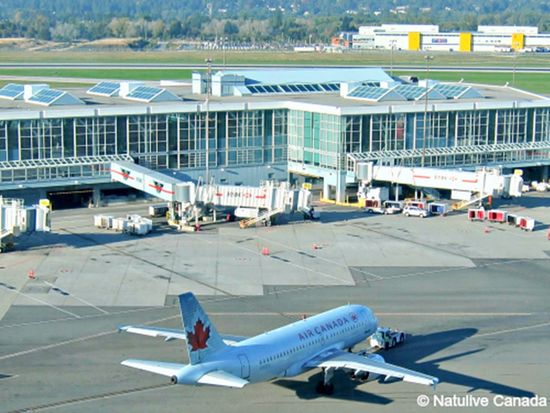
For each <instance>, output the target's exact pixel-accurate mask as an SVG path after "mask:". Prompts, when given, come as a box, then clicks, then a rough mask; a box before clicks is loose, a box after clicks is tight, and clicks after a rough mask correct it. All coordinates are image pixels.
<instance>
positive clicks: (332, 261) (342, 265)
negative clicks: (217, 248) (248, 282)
mask: <svg viewBox="0 0 550 413" xmlns="http://www.w3.org/2000/svg"><path fill="white" fill-rule="evenodd" d="M252 236H253V237H254V238H257V239H261V240H264V241H266V242H270V243H272V244H276V245H280V246H282V247H285V248H290V249H291V250H293V251H296V252H298V253H300V254H301V255H302V256H304V255H303V254H308V255H309V253H307V252H306V251H304V250H302V249H299V248H294V247H291V246H290V245H287V244H283V243H282V242H278V241H274V240H270V239H269V238H264V237H261V236H259V235H252ZM305 256H306V257H307V255H305ZM313 257H315V258H317V259H320V260H322V261H325V262H328V263H331V264H334V265H337V266H339V267H343V268H346V269H349V266H348V265H346V264H342V263H340V262H338V261H334V260H330V259H328V258H324V257H321V256H319V255H314V256H313ZM354 271H357V272H360V273H362V274H365V275H369V276H371V277H374V278H375V279H382V277H380V276H379V275H377V274H374V273H372V272H368V271H364V270H359V269H357V268H354ZM369 281H372V280H369Z"/></svg>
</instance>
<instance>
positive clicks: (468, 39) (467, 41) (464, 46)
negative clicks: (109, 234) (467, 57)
mask: <svg viewBox="0 0 550 413" xmlns="http://www.w3.org/2000/svg"><path fill="white" fill-rule="evenodd" d="M459 39H460V41H459V44H458V50H459V51H461V52H471V51H472V44H473V42H472V40H473V37H472V33H468V32H464V33H460V38H459Z"/></svg>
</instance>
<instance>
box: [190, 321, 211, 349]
mask: <svg viewBox="0 0 550 413" xmlns="http://www.w3.org/2000/svg"><path fill="white" fill-rule="evenodd" d="M193 329H194V330H195V332H194V333H193V332H191V331H188V332H187V343H189V345H191V351H197V350H201V349H203V348H207V347H208V346H207V345H206V342H207V341H208V339H209V338H210V327H206V328H204V323H203V322H202V321H201V320H200V319H199V320H197V322H196V323H195V326H194V327H193Z"/></svg>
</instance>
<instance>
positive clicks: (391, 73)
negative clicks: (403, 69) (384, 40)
mask: <svg viewBox="0 0 550 413" xmlns="http://www.w3.org/2000/svg"><path fill="white" fill-rule="evenodd" d="M390 44H391V49H390V76H392V77H393V49H394V48H395V40H392V41H391V42H390Z"/></svg>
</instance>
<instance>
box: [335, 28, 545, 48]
mask: <svg viewBox="0 0 550 413" xmlns="http://www.w3.org/2000/svg"><path fill="white" fill-rule="evenodd" d="M333 43H334V42H333ZM351 47H352V48H353V49H356V50H361V49H394V50H411V51H419V50H423V51H442V52H443V51H446V52H453V51H459V52H510V51H543V50H549V51H550V33H539V31H538V28H537V27H532V26H478V28H477V31H475V32H469V31H464V32H441V31H440V30H439V26H437V25H426V24H382V25H380V26H361V27H359V32H358V33H356V34H353V36H352V41H351Z"/></svg>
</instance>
